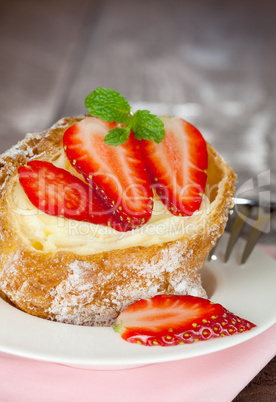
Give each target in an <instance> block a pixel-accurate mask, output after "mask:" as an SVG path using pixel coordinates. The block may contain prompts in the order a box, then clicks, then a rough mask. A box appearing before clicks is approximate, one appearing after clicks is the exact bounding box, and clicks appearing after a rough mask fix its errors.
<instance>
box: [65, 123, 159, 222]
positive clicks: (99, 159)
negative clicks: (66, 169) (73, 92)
mask: <svg viewBox="0 0 276 402" xmlns="http://www.w3.org/2000/svg"><path fill="white" fill-rule="evenodd" d="M116 127H118V125H117V123H109V122H106V121H103V120H101V119H99V118H96V117H87V118H85V119H84V120H82V121H81V122H79V123H77V124H74V125H73V126H71V127H69V128H68V129H67V130H66V131H65V133H64V136H63V145H64V150H65V152H66V155H67V157H68V159H69V160H70V163H71V164H72V165H73V166H74V167H75V169H76V170H77V171H78V172H80V173H81V174H82V175H83V177H84V178H85V180H86V181H87V182H88V183H89V184H91V185H92V186H93V188H95V189H96V191H97V192H98V194H99V196H100V198H101V200H102V201H103V202H104V203H105V204H106V205H107V206H108V207H109V208H110V210H111V211H112V212H113V214H114V215H115V216H116V217H117V219H118V220H119V221H120V222H122V223H123V224H124V225H126V227H128V228H135V227H138V226H140V225H142V224H144V223H145V222H147V221H148V220H149V218H150V217H151V214H152V208H153V193H152V189H151V181H150V176H149V174H148V172H147V170H146V166H145V162H144V159H143V155H142V152H141V149H140V143H139V141H138V140H136V139H135V138H134V135H133V133H130V136H129V138H128V139H127V140H126V143H125V144H120V145H118V146H117V147H115V146H111V145H108V144H106V143H105V142H104V138H105V136H106V135H107V134H108V132H109V130H111V129H114V128H116Z"/></svg>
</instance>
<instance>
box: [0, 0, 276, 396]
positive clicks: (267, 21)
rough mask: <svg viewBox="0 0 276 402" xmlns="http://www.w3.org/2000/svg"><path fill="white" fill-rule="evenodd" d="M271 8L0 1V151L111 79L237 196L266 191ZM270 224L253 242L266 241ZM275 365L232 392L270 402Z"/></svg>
mask: <svg viewBox="0 0 276 402" xmlns="http://www.w3.org/2000/svg"><path fill="white" fill-rule="evenodd" d="M275 15H276V2H275V1H273V0H271V1H268V0H263V1H252V0H242V1H239V2H229V1H222V0H220V1H219V0H212V1H206V0H200V1H196V2H192V1H188V0H185V1H181V0H167V1H166V0H148V1H147V0H142V1H138V0H136V1H132V0H119V1H116V0H115V1H112V0H102V1H96V0H95V1H89V0H47V1H46V0H45V1H44V0H40V1H37V0H9V1H3V0H2V1H1V3H0V54H1V63H0V88H1V91H0V139H1V142H0V152H2V151H4V150H5V149H7V148H9V147H10V146H11V145H13V144H14V143H15V142H16V141H18V140H19V139H22V138H23V136H24V135H25V133H26V132H33V131H42V130H43V129H45V128H48V127H49V126H50V125H51V124H52V123H54V122H55V121H56V120H58V119H59V118H61V117H63V116H66V115H76V114H81V113H83V112H84V111H85V109H84V104H83V102H84V99H85V97H86V95H87V94H88V93H90V92H91V91H92V90H93V89H95V88H96V87H98V86H104V87H111V88H114V89H116V90H118V91H119V92H121V93H122V94H123V95H125V97H126V98H127V99H128V100H129V101H130V103H131V104H132V105H133V107H134V108H138V107H139V108H140V107H143V108H149V109H151V110H152V111H153V112H156V113H157V114H172V115H178V116H182V117H184V118H186V119H187V120H188V121H190V122H191V123H194V124H195V125H196V126H197V127H198V128H199V129H200V130H201V132H202V133H203V135H204V137H205V138H206V139H207V140H208V141H210V142H211V143H212V144H213V145H214V146H215V147H216V148H217V149H218V151H219V152H220V153H221V154H222V155H223V156H224V158H225V159H226V160H227V161H228V162H229V163H230V164H231V165H232V166H233V168H234V169H235V170H236V172H237V173H238V175H239V182H238V191H240V195H242V196H246V195H251V196H258V194H259V193H260V192H261V191H265V190H267V191H270V194H271V197H272V198H275V196H276V174H275V172H276V158H275V155H276V113H275V104H276V84H275V82H276V80H275V65H276V24H275ZM260 174H261V176H260ZM262 174H263V175H265V176H266V177H268V178H269V181H270V185H269V186H266V187H264V186H263V184H262V183H260V182H261V179H260V177H263V176H262ZM252 179H253V181H252ZM259 179H260V180H259ZM252 183H253V184H252ZM245 184H247V187H246V188H247V190H246V191H245V189H244V187H243V186H244V185H245ZM250 186H251V187H250ZM262 186H263V187H262ZM275 229H276V228H275V222H273V224H272V230H271V232H270V233H268V234H266V235H265V236H264V237H263V241H264V242H266V243H268V244H276V236H275ZM275 373H276V361H275V359H274V360H273V361H272V362H271V363H270V364H269V365H268V366H267V367H266V368H265V369H264V370H263V371H262V372H261V373H260V374H259V375H258V377H256V378H255V379H254V380H253V381H252V382H251V383H250V384H249V385H248V386H247V387H246V388H245V389H244V390H243V391H242V392H241V393H240V394H239V395H238V396H237V398H236V399H235V401H239V402H241V401H249V400H250V401H252V402H254V401H272V400H276V379H275Z"/></svg>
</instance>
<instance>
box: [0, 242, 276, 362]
mask: <svg viewBox="0 0 276 402" xmlns="http://www.w3.org/2000/svg"><path fill="white" fill-rule="evenodd" d="M225 242H226V236H224V238H223V239H222V240H221V241H220V244H219V247H218V249H217V253H216V254H217V256H218V259H217V260H216V261H211V262H208V263H206V264H205V266H204V268H203V270H202V276H203V283H204V286H205V289H206V290H207V292H208V294H209V296H211V300H213V301H215V302H218V303H220V304H222V305H223V306H224V307H226V308H227V309H228V310H230V311H232V312H234V313H235V314H237V315H239V316H241V317H243V318H246V319H248V320H249V321H252V322H254V323H255V324H256V325H257V327H256V328H254V329H252V330H251V331H248V332H245V333H243V334H239V335H233V336H229V337H224V338H220V339H212V340H209V341H204V342H197V343H195V344H192V345H181V346H171V347H167V348H164V347H159V346H156V347H144V346H141V345H136V344H129V343H127V342H125V341H123V340H122V339H121V337H120V336H119V334H116V333H115V332H114V331H113V329H111V328H93V327H81V326H74V325H68V324H61V323H56V322H52V321H47V320H43V319H40V318H37V317H33V316H31V315H28V314H26V313H23V312H22V311H20V310H18V309H16V308H14V307H12V306H11V305H9V304H7V303H6V302H4V301H3V300H2V299H0V319H1V325H0V350H1V351H3V352H7V353H11V354H15V355H19V356H24V357H29V358H33V359H39V360H44V361H51V362H57V363H62V364H65V365H70V366H78V367H83V368H91V369H101V370H110V369H122V368H129V367H137V366H143V365H147V364H152V363H158V362H166V361H172V360H179V359H186V358H191V357H195V356H200V355H205V354H208V353H212V352H216V351H219V350H223V349H226V348H229V347H231V346H234V345H237V344H239V343H242V342H245V341H247V340H248V339H250V338H253V337H255V336H256V335H258V334H260V333H261V332H263V331H265V330H266V329H267V328H269V327H270V326H271V325H273V324H274V323H275V322H276V308H275V306H276V263H275V261H274V260H272V259H271V258H270V257H269V256H267V255H266V254H265V253H263V252H262V251H261V250H258V249H255V250H254V252H253V254H252V255H251V257H250V258H249V260H248V262H247V263H246V264H245V265H239V264H238V261H239V259H240V256H241V252H242V249H243V242H242V241H240V242H239V243H238V245H237V246H236V248H235V250H234V253H233V255H232V257H231V259H230V261H229V262H228V263H227V264H223V263H222V262H221V261H222V253H223V251H224V250H225Z"/></svg>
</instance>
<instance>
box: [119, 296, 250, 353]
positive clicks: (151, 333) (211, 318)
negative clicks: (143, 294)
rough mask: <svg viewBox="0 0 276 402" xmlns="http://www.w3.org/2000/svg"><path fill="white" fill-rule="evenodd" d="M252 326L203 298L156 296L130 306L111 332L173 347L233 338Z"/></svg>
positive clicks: (131, 338) (131, 340) (138, 340)
mask: <svg viewBox="0 0 276 402" xmlns="http://www.w3.org/2000/svg"><path fill="white" fill-rule="evenodd" d="M255 326H256V325H255V324H253V323H252V322H250V321H247V320H245V319H243V318H240V317H238V316H236V315H235V314H233V313H230V312H229V311H228V310H226V309H225V308H224V307H222V305H221V304H215V303H212V302H210V301H209V300H207V299H203V298H202V297H195V296H168V295H158V296H154V297H153V298H152V299H145V300H139V301H138V302H136V303H134V304H132V305H131V306H129V307H128V308H127V309H126V310H124V311H123V312H122V313H121V314H120V315H119V316H118V318H117V320H116V323H115V324H114V325H113V328H114V330H115V331H116V332H119V333H120V334H121V337H122V338H123V339H124V340H125V341H128V342H131V343H138V344H142V345H145V346H156V345H159V346H174V345H180V344H184V343H194V342H196V341H205V340H208V339H211V338H219V337H223V336H228V335H234V334H238V333H242V332H244V331H249V330H250V329H252V328H253V327H255Z"/></svg>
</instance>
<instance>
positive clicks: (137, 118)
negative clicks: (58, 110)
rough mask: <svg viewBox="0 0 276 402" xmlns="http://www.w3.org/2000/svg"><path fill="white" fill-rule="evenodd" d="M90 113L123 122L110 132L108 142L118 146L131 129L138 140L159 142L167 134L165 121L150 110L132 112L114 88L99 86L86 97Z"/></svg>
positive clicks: (107, 119)
mask: <svg viewBox="0 0 276 402" xmlns="http://www.w3.org/2000/svg"><path fill="white" fill-rule="evenodd" d="M85 106H86V108H87V109H88V112H89V114H91V115H92V116H96V117H100V118H101V119H102V120H105V121H109V122H113V121H115V122H116V123H118V124H122V126H121V127H116V128H114V129H112V130H110V131H109V132H108V134H107V135H106V137H105V139H104V141H105V142H106V144H109V145H114V146H118V145H120V144H122V143H125V142H126V140H127V139H128V137H129V134H130V131H131V130H132V131H133V132H134V136H135V138H137V139H138V140H142V139H144V140H149V141H151V140H154V141H155V142H157V143H158V144H159V143H160V142H161V141H162V140H163V138H164V136H165V130H164V123H163V122H162V121H161V120H160V119H159V118H158V117H157V116H155V115H154V114H151V113H150V112H149V111H148V110H137V111H136V112H135V113H134V114H132V113H131V108H130V106H129V103H128V102H127V100H126V99H125V98H124V97H123V96H122V95H121V94H119V92H117V91H115V90H114V89H110V88H109V89H106V88H101V87H100V88H97V89H96V90H95V91H93V92H92V93H91V94H89V95H88V96H87V98H86V99H85Z"/></svg>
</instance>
